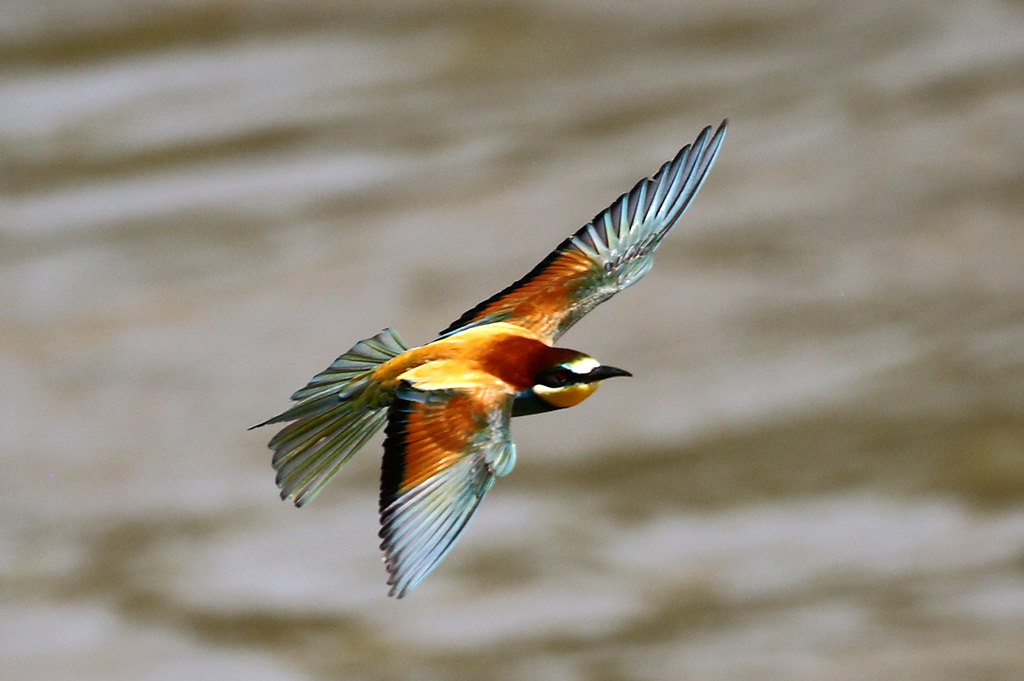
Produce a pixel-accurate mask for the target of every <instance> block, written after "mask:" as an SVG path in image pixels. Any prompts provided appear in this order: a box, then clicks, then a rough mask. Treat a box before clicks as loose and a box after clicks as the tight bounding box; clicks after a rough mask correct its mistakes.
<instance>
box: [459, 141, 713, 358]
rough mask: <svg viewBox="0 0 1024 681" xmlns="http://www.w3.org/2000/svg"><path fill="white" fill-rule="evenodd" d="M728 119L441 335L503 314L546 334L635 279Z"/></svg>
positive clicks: (699, 177) (699, 179)
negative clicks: (523, 275)
mask: <svg viewBox="0 0 1024 681" xmlns="http://www.w3.org/2000/svg"><path fill="white" fill-rule="evenodd" d="M727 123H728V121H722V124H721V125H720V126H719V127H718V130H716V131H715V132H714V134H712V132H711V127H710V126H709V127H707V128H704V130H703V131H701V133H700V135H699V136H698V137H697V139H696V140H695V141H694V142H693V144H692V145H690V144H688V145H686V146H685V147H683V148H682V149H681V150H680V151H679V153H678V154H677V155H676V157H675V158H674V159H672V160H671V161H669V162H667V163H665V164H664V165H663V166H662V167H661V169H660V170H659V171H658V172H657V173H656V174H655V175H654V176H653V177H651V178H646V179H643V180H640V182H638V183H637V184H636V186H635V187H633V189H632V190H630V191H629V192H627V193H626V194H623V195H622V196H620V197H619V198H618V200H616V201H615V202H614V203H613V204H612V205H611V206H609V207H608V208H606V209H605V210H604V211H602V212H601V213H599V214H598V215H597V216H596V217H595V218H594V220H593V221H592V222H590V223H589V224H587V225H584V226H583V227H582V228H581V229H580V230H579V231H577V232H576V233H575V234H573V235H572V236H570V237H569V238H567V239H566V240H565V241H563V242H562V243H561V244H560V245H559V246H558V248H556V249H555V250H554V251H553V252H552V253H551V254H550V255H548V256H547V257H546V258H544V260H543V261H541V262H540V264H538V265H537V266H536V267H534V268H533V270H531V271H530V272H529V273H528V274H527V275H526V276H525V277H523V278H522V279H520V280H518V281H517V282H515V283H514V284H512V285H511V286H509V287H508V288H506V289H504V290H503V291H501V292H499V293H497V294H496V295H494V296H491V297H490V298H488V299H487V300H485V301H484V302H482V303H480V304H479V305H477V306H476V307H474V308H473V309H471V310H469V311H468V312H466V313H465V314H463V315H462V316H461V317H459V318H458V319H457V320H455V321H454V322H452V324H451V325H449V326H448V328H446V329H445V330H444V331H442V332H441V335H442V336H445V335H449V334H452V333H455V332H457V331H460V330H462V329H465V328H468V327H471V326H478V325H480V324H488V323H491V322H498V321H506V322H509V323H512V324H515V325H517V326H520V327H523V328H526V329H529V330H531V331H533V332H535V333H537V334H539V335H541V336H542V337H544V338H546V339H548V340H549V341H550V342H554V340H555V339H557V338H558V337H559V336H561V335H562V334H563V333H565V331H567V330H568V329H569V327H570V326H572V325H573V324H575V323H576V322H577V321H579V319H580V318H581V317H582V316H583V315H585V314H586V313H587V312H589V311H590V310H592V309H593V308H594V307H596V306H597V305H598V304H600V303H601V302H603V301H605V300H607V299H608V298H610V297H611V296H613V295H614V294H615V293H617V292H619V291H621V290H622V289H624V288H626V287H627V286H629V285H630V284H633V283H634V282H636V281H637V280H638V279H640V277H642V276H643V275H644V273H646V272H647V270H648V269H650V267H651V262H652V257H653V253H654V249H656V248H657V247H658V244H659V243H661V240H662V238H663V237H664V236H665V234H667V233H668V231H669V230H671V229H672V227H673V226H674V225H675V224H676V222H677V221H678V220H679V218H681V217H682V215H683V213H684V212H686V209H687V207H688V206H689V205H690V202H691V201H692V200H693V197H694V196H695V195H696V194H697V191H698V190H699V189H700V187H701V185H702V184H703V182H704V178H705V177H706V176H707V173H708V171H709V170H710V169H711V166H712V165H713V164H714V162H715V159H716V158H717V157H718V152H719V149H720V148H721V145H722V140H723V138H724V137H725V129H726V125H727Z"/></svg>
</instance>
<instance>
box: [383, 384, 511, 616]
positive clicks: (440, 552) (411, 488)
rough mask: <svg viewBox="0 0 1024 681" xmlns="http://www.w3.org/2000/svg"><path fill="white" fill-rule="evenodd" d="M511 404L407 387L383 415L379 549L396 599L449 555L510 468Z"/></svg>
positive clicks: (466, 392) (482, 393)
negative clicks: (483, 499)
mask: <svg viewBox="0 0 1024 681" xmlns="http://www.w3.org/2000/svg"><path fill="white" fill-rule="evenodd" d="M511 409H512V396H511V395H510V394H508V393H506V392H502V391H498V390H494V389H477V390H473V389H462V388H460V389H444V390H430V391H420V390H416V389H415V388H414V387H413V386H412V384H410V383H408V382H405V383H403V384H402V385H401V386H400V387H399V390H398V395H397V397H396V399H395V401H394V402H393V403H392V404H391V408H390V410H389V412H388V425H387V428H386V429H385V433H386V436H387V437H386V439H385V441H384V460H383V464H382V468H381V491H380V517H381V530H380V537H381V549H382V550H383V551H384V559H385V564H386V566H387V570H388V575H389V576H388V584H389V585H390V586H391V591H390V595H392V596H397V597H399V598H401V597H402V596H403V595H405V594H406V593H407V592H408V591H409V590H410V589H412V588H413V587H414V586H416V585H417V584H418V583H419V582H420V581H421V580H422V579H423V578H424V577H426V576H427V575H428V574H429V573H430V571H431V570H433V569H434V567H435V566H436V565H437V564H438V563H439V562H440V561H441V559H442V558H444V556H445V555H446V554H447V553H448V551H449V550H450V549H451V547H452V546H453V545H454V543H455V541H456V540H457V539H458V538H459V535H460V534H461V533H462V531H463V529H465V527H466V523H468V522H469V519H470V518H472V517H473V513H474V512H475V511H476V509H477V506H478V505H479V503H480V500H481V499H482V498H483V496H484V494H485V493H486V492H487V490H489V489H490V488H491V486H492V485H493V484H494V480H495V478H497V477H500V476H502V475H505V474H506V473H508V472H509V471H510V470H512V466H513V465H514V464H515V445H513V443H512V439H511V436H510V435H509V429H508V424H509V419H510V418H511Z"/></svg>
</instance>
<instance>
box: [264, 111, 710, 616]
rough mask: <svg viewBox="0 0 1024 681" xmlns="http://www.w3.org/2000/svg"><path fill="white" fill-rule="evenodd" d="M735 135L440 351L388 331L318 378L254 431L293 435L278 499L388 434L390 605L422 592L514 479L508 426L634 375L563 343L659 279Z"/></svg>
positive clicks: (563, 254)
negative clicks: (595, 315)
mask: <svg viewBox="0 0 1024 681" xmlns="http://www.w3.org/2000/svg"><path fill="white" fill-rule="evenodd" d="M727 123H728V121H722V124H721V125H720V126H719V127H718V129H717V130H716V131H715V132H714V133H712V131H711V127H710V126H709V127H707V128H705V129H704V130H703V131H701V133H700V135H699V136H698V137H697V139H696V140H695V141H694V142H693V144H688V145H686V146H685V147H683V148H682V149H681V150H680V151H679V153H678V154H676V156H675V158H673V159H672V160H671V161H668V162H667V163H665V164H664V165H663V166H662V167H661V169H660V170H658V172H657V173H655V174H654V176H652V177H650V178H645V179H643V180H640V181H639V182H638V183H637V184H636V186H635V187H633V189H631V190H630V191H629V192H627V193H626V194H623V195H622V196H620V197H619V198H618V199H617V200H616V201H615V202H614V203H613V204H612V205H611V206H609V207H608V208H607V209H605V210H604V211H602V212H601V213H599V214H598V215H597V217H595V218H594V219H593V221H592V222H590V223H589V224H587V225H585V226H583V227H582V228H581V229H580V230H579V231H577V232H576V233H575V234H573V235H572V236H570V237H568V238H567V239H565V240H564V241H563V242H562V243H561V244H560V245H559V246H558V248H556V249H555V250H554V251H552V252H551V253H550V254H549V255H548V256H547V257H546V258H544V259H543V260H542V261H541V262H540V264H538V265H537V266H536V267H534V268H533V269H532V270H531V271H530V272H529V273H528V274H527V275H526V276H524V277H523V278H522V279H519V280H518V281H516V282H515V283H514V284H512V285H511V286H509V287H508V288H506V289H504V290H503V291H501V292H499V293H497V294H495V295H493V296H491V297H490V298H488V299H487V300H485V301H483V302H482V303H480V304H479V305H477V306H476V307H474V308H473V309H471V310H469V311H468V312H466V313H465V314H463V315H462V316H461V317H459V318H458V319H457V320H455V321H454V322H452V323H451V324H450V325H449V326H448V328H446V329H445V330H444V331H442V332H441V334H440V335H439V336H438V337H437V338H436V339H434V340H433V341H431V342H429V343H427V344H426V345H422V346H420V347H416V348H409V347H408V346H407V345H405V343H403V342H402V340H401V339H400V338H399V337H398V334H397V333H396V332H395V331H394V330H393V329H390V328H388V329H384V330H383V331H381V332H380V333H378V334H377V335H376V336H373V337H372V338H367V339H366V340H362V341H360V342H358V343H356V344H355V345H354V346H352V348H351V349H350V350H349V351H348V352H346V353H345V354H343V355H342V356H341V357H339V358H338V359H337V360H335V361H334V363H333V364H331V365H330V366H329V367H327V368H326V369H325V370H323V371H322V372H320V373H319V374H317V375H316V376H314V377H313V378H312V379H311V380H310V381H309V383H308V384H307V385H306V386H305V387H304V388H302V389H301V390H299V391H298V392H296V393H295V394H294V395H292V397H291V399H292V401H294V402H295V404H294V405H292V406H291V408H290V409H288V410H286V411H284V412H283V413H281V414H279V415H277V416H274V417H273V418H270V419H268V420H266V421H264V422H263V423H260V424H258V425H257V426H253V428H257V427H259V426H265V425H269V424H272V423H288V425H287V426H285V427H284V428H282V429H281V431H280V432H279V433H277V434H276V435H275V436H274V437H273V438H272V439H271V440H270V444H269V447H270V448H271V449H272V450H274V456H273V466H274V468H275V469H276V470H277V484H278V486H279V487H280V488H281V498H282V499H290V500H292V501H293V502H294V503H295V505H296V506H302V505H303V504H305V503H307V502H308V501H309V500H310V499H312V498H313V497H314V496H316V494H317V493H318V492H319V491H320V490H321V489H323V487H324V485H326V484H327V483H328V482H329V481H330V479H331V478H332V477H334V474H335V473H337V472H338V470H339V469H340V468H341V466H342V465H343V464H344V463H345V462H346V461H348V460H349V459H350V458H351V457H352V455H353V454H355V453H356V452H357V451H358V450H359V449H360V448H361V447H362V446H363V445H364V444H366V442H367V440H369V439H370V438H371V437H372V436H373V435H374V434H375V433H376V432H377V431H378V430H380V428H381V427H382V426H385V428H384V433H385V439H384V457H383V461H382V464H381V476H380V522H381V528H380V533H379V536H380V538H381V545H380V546H381V549H382V550H383V552H384V564H385V566H386V568H387V572H388V585H389V586H390V587H391V590H390V592H389V595H391V596H395V597H398V598H401V597H402V596H404V595H405V594H407V593H408V592H409V590H410V589H412V588H413V587H415V586H416V585H417V584H419V582H420V581H421V580H422V579H423V578H424V577H426V576H427V575H428V574H429V573H430V572H431V570H433V569H434V568H435V567H436V566H437V564H438V563H439V562H440V561H441V559H442V558H444V556H445V555H446V554H447V553H448V551H449V550H450V549H451V548H452V546H453V545H454V544H455V541H456V540H457V539H458V538H459V535H460V534H462V531H463V530H464V529H465V527H466V524H467V523H468V522H469V519H470V518H472V517H473V513H474V512H475V511H476V509H477V506H478V505H479V504H480V500H481V499H483V496H484V494H485V493H486V492H487V490H489V489H490V488H491V486H492V485H493V484H494V481H495V480H496V479H498V478H500V477H502V476H504V475H507V474H508V473H509V472H510V471H511V470H512V467H513V466H514V465H515V461H516V447H515V444H514V443H513V442H512V436H511V433H510V431H509V422H510V420H511V419H512V417H514V416H526V415H528V414H538V413H541V412H546V411H553V410H555V409H564V408H566V407H572V406H574V405H577V404H579V403H580V402H582V401H583V400H585V399H586V398H587V397H589V396H590V395H591V394H592V393H593V392H594V391H595V390H596V389H597V386H598V384H599V383H600V382H601V381H603V380H604V379H607V378H613V377H615V376H629V375H630V373H629V372H628V371H624V370H623V369H618V368H616V367H613V366H607V365H604V364H601V363H600V362H598V361H597V360H596V359H594V358H592V357H590V356H588V355H586V354H584V353H582V352H579V351H576V350H570V349H568V348H561V347H556V346H555V345H554V343H555V341H557V340H558V338H559V336H561V335H562V334H563V333H565V332H566V330H568V329H569V327H571V326H572V325H573V324H575V323H576V322H577V321H579V320H580V318H581V317H583V315H585V314H586V313H587V312H589V311H590V310H592V309H594V307H596V306H597V305H598V304H600V303H602V302H604V301H605V300H607V299H608V298H610V297H612V296H613V295H615V294H616V293H618V292H619V291H621V290H622V289H624V288H626V287H627V286H630V285H631V284H633V283H635V282H636V281H637V280H639V279H640V277H642V276H643V275H644V274H645V273H646V272H647V270H648V269H650V267H651V263H652V261H653V255H654V250H655V249H656V248H657V247H658V244H659V243H661V240H662V239H663V238H664V236H665V235H666V234H667V233H668V232H669V230H671V229H672V227H673V225H675V224H676V222H677V221H678V220H679V218H680V217H682V215H683V213H684V212H686V208H687V207H688V206H689V205H690V201H692V200H693V197H694V196H695V195H696V194H697V191H698V190H699V189H700V187H701V185H702V184H703V182H704V178H705V177H706V176H707V173H708V171H709V170H710V169H711V166H712V165H713V164H714V162H715V159H716V158H717V157H718V152H719V149H720V148H721V145H722V140H723V138H724V137H725V129H726V125H727ZM385 424H386V425H385Z"/></svg>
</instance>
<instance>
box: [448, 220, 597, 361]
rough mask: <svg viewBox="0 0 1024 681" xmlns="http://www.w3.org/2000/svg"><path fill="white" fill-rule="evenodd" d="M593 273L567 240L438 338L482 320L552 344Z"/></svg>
mask: <svg viewBox="0 0 1024 681" xmlns="http://www.w3.org/2000/svg"><path fill="white" fill-rule="evenodd" d="M593 273H596V265H595V263H594V261H593V260H591V259H590V258H588V257H587V256H586V255H585V254H583V253H581V252H580V251H579V250H577V249H576V248H575V247H574V246H573V244H572V238H571V237H570V238H569V239H566V240H565V241H564V242H562V244H561V245H560V246H559V247H558V248H557V249H555V250H554V251H553V252H552V253H551V254H549V255H548V257H546V258H544V260H542V261H541V262H540V263H539V264H538V265H537V266H536V267H534V268H533V269H532V270H530V272H529V273H528V274H527V275H526V276H525V277H523V278H522V279H519V280H518V281H516V282H515V283H514V284H512V285H511V286H508V287H507V288H505V289H503V290H502V291H500V292H498V293H496V294H495V295H493V296H491V297H490V298H488V299H487V300H485V301H483V302H482V303H480V304H479V305H477V306H476V307H474V308H473V309H471V310H469V311H468V312H466V313H465V314H463V315H462V316H461V317H459V318H458V319H457V320H456V321H454V322H453V323H452V324H451V325H450V326H448V328H447V329H445V330H444V331H443V332H442V333H441V335H442V336H443V335H445V334H448V333H451V332H453V331H456V330H458V329H460V328H462V327H464V326H467V325H470V324H472V323H474V322H479V321H482V320H487V321H504V320H510V321H512V323H513V324H515V325H516V326H519V327H522V328H524V329H528V330H530V331H533V332H534V333H536V334H537V335H539V336H540V337H542V338H543V339H545V340H546V341H547V342H549V343H550V342H553V341H554V339H555V338H556V337H557V335H558V334H559V331H561V329H560V328H559V327H560V326H561V324H562V323H563V320H564V319H565V317H566V316H567V315H568V314H569V312H570V311H571V310H572V308H573V306H574V304H575V302H576V298H577V296H576V291H577V289H578V288H579V287H580V285H581V284H584V283H586V280H587V277H588V275H589V274H593Z"/></svg>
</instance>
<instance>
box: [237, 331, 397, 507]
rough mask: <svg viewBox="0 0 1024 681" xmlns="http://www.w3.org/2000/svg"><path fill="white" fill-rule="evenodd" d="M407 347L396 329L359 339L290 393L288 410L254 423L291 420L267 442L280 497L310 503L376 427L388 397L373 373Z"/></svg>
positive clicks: (384, 418) (381, 424) (265, 423)
mask: <svg viewBox="0 0 1024 681" xmlns="http://www.w3.org/2000/svg"><path fill="white" fill-rule="evenodd" d="M407 349H408V347H407V346H406V345H405V343H403V342H402V339H401V338H399V337H398V334H397V333H396V332H395V330H394V329H384V330H383V331H381V332H380V333H378V334H377V335H376V336H373V337H372V338H367V339H366V340H362V341H359V342H358V343H356V344H355V345H354V346H352V349H351V350H349V351H348V352H346V353H345V354H344V355H342V356H341V357H339V358H338V359H336V360H335V361H334V363H333V364H331V366H329V367H327V368H326V369H324V370H323V371H321V372H320V373H319V374H317V375H316V376H314V377H313V378H312V379H311V380H310V381H309V383H307V384H306V387H304V388H302V389H301V390H299V391H298V392H296V393H295V394H294V395H292V397H291V399H292V400H293V401H295V402H297V404H295V405H294V406H292V408H291V409H288V410H287V411H285V412H283V413H281V414H278V415H277V416H275V417H273V418H270V419H267V420H266V421H264V422H263V423H260V424H257V425H255V426H253V428H259V427H260V426H266V425H269V424H271V423H284V422H287V421H291V422H292V423H290V424H288V425H287V426H285V427H284V428H283V429H281V432H279V433H278V434H277V435H275V436H274V437H273V438H272V439H271V440H270V444H269V447H270V448H271V449H273V450H274V458H273V464H274V469H275V470H277V485H278V487H280V488H281V498H282V499H291V500H292V501H293V502H294V503H295V505H296V506H302V505H303V504H305V503H306V502H308V501H309V500H310V499H312V498H313V497H314V496H316V494H317V493H318V492H319V491H320V490H321V489H323V486H324V485H326V484H327V482H328V481H329V480H330V479H331V478H332V477H333V476H334V474H335V473H337V472H338V469H340V468H341V466H342V465H343V464H344V463H345V462H346V461H348V460H349V459H350V458H351V457H352V455H353V454H355V453H356V451H358V450H359V448H360V447H362V446H363V445H364V444H366V441H367V440H369V439H370V438H371V437H373V434H374V433H376V432H377V431H378V430H380V428H381V426H383V425H384V421H385V420H386V419H387V406H388V404H389V402H390V401H391V398H390V396H389V395H388V394H387V393H385V392H384V391H382V390H381V389H380V386H379V384H378V383H377V382H376V381H375V380H373V372H374V371H376V369H377V367H379V366H380V365H381V364H383V363H384V362H386V361H388V360H389V359H391V358H392V357H396V356H398V355H400V354H401V353H403V352H405V351H406V350H407Z"/></svg>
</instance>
